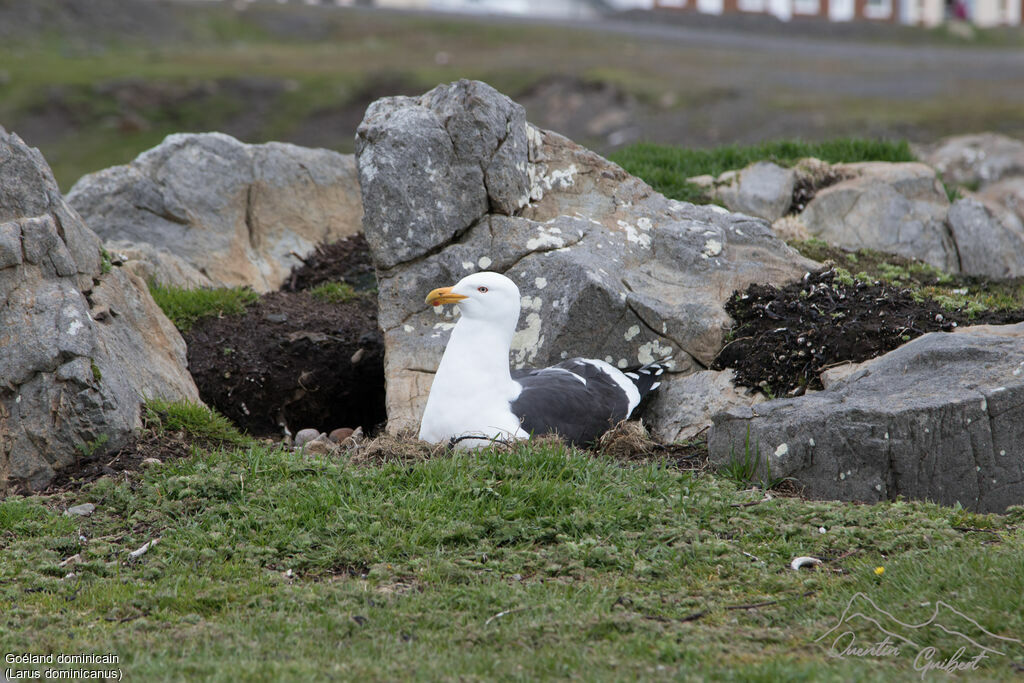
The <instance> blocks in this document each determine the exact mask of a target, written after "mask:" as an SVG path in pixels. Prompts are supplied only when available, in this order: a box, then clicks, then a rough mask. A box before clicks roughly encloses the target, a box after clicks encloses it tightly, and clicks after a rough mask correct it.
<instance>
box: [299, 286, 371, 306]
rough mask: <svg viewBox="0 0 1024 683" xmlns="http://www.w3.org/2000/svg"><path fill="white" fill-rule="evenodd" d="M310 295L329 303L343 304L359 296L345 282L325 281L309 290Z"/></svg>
mask: <svg viewBox="0 0 1024 683" xmlns="http://www.w3.org/2000/svg"><path fill="white" fill-rule="evenodd" d="M309 293H310V295H312V296H313V297H315V298H317V299H320V300H321V301H326V302H327V303H329V304H343V303H347V302H349V301H352V300H354V299H356V298H357V297H359V296H360V294H359V292H357V291H356V290H355V289H354V288H353V287H352V285H350V284H348V283H347V282H325V283H323V284H320V285H317V286H316V287H313V288H312V289H310V290H309Z"/></svg>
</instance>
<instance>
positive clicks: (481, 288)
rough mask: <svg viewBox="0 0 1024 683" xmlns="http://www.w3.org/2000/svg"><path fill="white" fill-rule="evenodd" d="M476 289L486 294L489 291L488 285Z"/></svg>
mask: <svg viewBox="0 0 1024 683" xmlns="http://www.w3.org/2000/svg"><path fill="white" fill-rule="evenodd" d="M476 291H478V292H480V293H481V294H486V293H487V288H486V287H477V288H476Z"/></svg>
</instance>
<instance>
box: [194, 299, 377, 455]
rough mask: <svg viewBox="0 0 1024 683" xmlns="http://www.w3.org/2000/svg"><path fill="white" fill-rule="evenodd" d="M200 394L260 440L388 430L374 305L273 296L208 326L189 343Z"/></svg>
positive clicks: (200, 327) (202, 323)
mask: <svg viewBox="0 0 1024 683" xmlns="http://www.w3.org/2000/svg"><path fill="white" fill-rule="evenodd" d="M185 341H186V343H187V344H188V361H189V370H190V371H191V372H192V377H193V378H194V379H195V381H196V386H198V387H199V395H200V397H201V398H202V399H203V401H204V402H206V403H207V404H208V405H210V406H212V407H214V408H216V409H217V410H218V411H219V412H220V413H222V414H223V415H225V416H226V417H228V418H229V419H230V420H231V421H233V422H234V423H235V424H236V425H238V426H239V427H240V428H242V429H244V430H246V431H248V432H249V433H251V434H253V435H256V436H271V435H272V436H281V435H282V434H283V431H284V429H285V428H287V429H289V430H290V431H291V432H293V433H294V432H296V431H298V430H299V429H305V428H308V427H313V428H316V429H319V430H320V431H322V432H330V431H332V430H333V429H336V428H338V427H353V428H354V427H357V426H361V427H363V429H364V430H365V431H367V432H370V431H372V430H373V429H374V428H376V427H377V425H378V424H380V423H381V422H383V421H384V419H385V414H384V343H383V340H382V338H381V335H380V332H379V330H378V329H377V302H376V299H375V298H373V297H370V296H366V295H360V296H357V297H355V298H354V299H353V300H351V301H348V302H345V303H328V302H326V301H323V300H321V299H318V298H317V297H315V296H313V295H311V294H310V293H308V292H272V293H270V294H266V295H264V296H263V297H261V298H260V300H259V301H258V302H256V303H255V304H253V305H251V306H249V307H248V309H247V310H246V313H245V315H240V316H226V317H223V318H204V319H202V320H200V321H199V322H197V323H196V325H195V326H193V327H192V329H191V330H190V331H189V332H188V333H187V334H186V335H185Z"/></svg>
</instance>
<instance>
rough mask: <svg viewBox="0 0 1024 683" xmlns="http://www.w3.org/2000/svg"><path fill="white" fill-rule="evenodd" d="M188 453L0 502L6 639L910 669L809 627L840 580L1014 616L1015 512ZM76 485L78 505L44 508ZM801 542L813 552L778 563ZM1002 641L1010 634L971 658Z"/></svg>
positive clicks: (342, 668)
mask: <svg viewBox="0 0 1024 683" xmlns="http://www.w3.org/2000/svg"><path fill="white" fill-rule="evenodd" d="M175 410H178V409H171V408H170V407H169V406H166V405H165V406H162V407H161V411H162V412H165V413H169V412H174V411H175ZM180 412H181V413H182V414H184V415H192V417H188V418H182V419H181V421H180V422H178V423H174V424H173V425H172V424H171V423H170V422H166V421H165V422H164V423H163V427H162V429H178V428H180V427H183V428H185V429H186V430H188V431H191V432H193V433H192V435H191V436H190V437H188V438H192V439H196V438H199V436H200V433H202V432H203V430H206V429H207V427H206V426H204V418H203V417H202V416H201V415H196V414H194V412H193V409H191V408H181V409H180ZM205 421H206V422H208V421H210V419H209V417H208V416H207V418H205ZM195 451H196V452H195V454H194V455H193V456H192V457H189V458H184V459H178V460H170V461H167V462H165V463H164V464H163V465H160V466H156V467H153V468H149V469H147V470H145V471H144V472H143V473H142V474H140V475H137V476H134V477H132V478H126V477H123V476H120V477H117V478H111V479H103V480H99V481H97V482H95V483H94V484H91V485H89V486H87V487H86V488H84V489H83V490H81V491H80V492H75V493H68V494H57V495H53V496H36V497H30V498H20V497H13V498H9V499H7V500H5V501H2V502H0V553H2V555H3V557H4V562H2V563H0V640H2V641H3V642H4V644H5V648H6V650H7V651H9V652H22V651H30V652H97V653H103V652H110V653H115V654H117V655H118V656H119V658H120V660H121V662H120V667H121V668H122V669H123V670H124V672H125V675H127V676H129V677H130V678H131V679H133V680H146V681H150V680H153V681H165V680H166V681H171V680H184V679H187V680H214V681H219V680H223V681H246V680H302V681H316V680H337V679H367V680H395V679H410V678H411V679H425V680H436V679H456V678H457V679H463V680H465V679H469V680H485V679H486V680H492V679H498V680H538V679H551V678H565V677H577V678H578V677H583V678H586V679H587V680H612V679H614V680H625V679H636V678H643V679H647V678H671V679H691V678H700V679H716V680H779V679H786V680H814V681H828V680H835V681H841V680H842V681H845V680H881V679H887V680H888V679H892V680H908V681H909V680H920V679H919V674H918V673H917V672H915V671H914V670H913V666H912V659H913V657H912V655H907V654H904V655H903V656H901V657H896V658H870V657H869V658H863V659H859V658H852V657H850V658H846V659H832V658H830V657H829V656H828V654H827V653H826V651H825V649H824V648H823V647H822V645H821V644H819V643H815V639H816V638H818V637H819V636H820V635H821V634H823V633H825V632H826V631H827V630H828V629H830V628H831V627H832V626H833V625H834V624H835V623H836V621H837V620H838V618H839V616H840V615H841V613H842V611H843V609H844V607H845V606H846V604H847V602H848V601H849V600H850V598H851V597H852V596H854V595H855V594H856V593H857V592H863V593H864V594H866V595H867V596H869V597H870V598H871V599H873V600H874V601H875V602H876V603H877V604H879V605H881V606H885V607H886V608H887V609H890V610H892V611H893V612H895V613H896V614H897V615H898V616H900V617H902V618H903V619H904V620H906V621H911V620H917V621H921V620H923V619H924V618H925V617H926V616H927V614H928V612H929V607H927V604H934V603H935V602H936V601H938V600H944V601H946V602H948V603H950V604H952V605H953V606H954V607H956V608H957V609H959V610H961V611H962V612H963V613H965V614H967V615H968V616H969V617H971V618H972V619H975V620H976V621H978V622H979V624H981V626H982V627H984V628H986V629H988V630H989V631H992V632H994V633H998V634H1002V635H1006V636H1012V637H1021V636H1022V635H1024V574H1022V573H1021V572H1020V567H1021V565H1022V563H1024V530H1022V528H1021V524H1022V522H1024V510H1021V509H1015V510H1014V511H1011V514H1009V515H976V514H972V513H969V512H966V511H964V510H962V509H955V508H940V507H937V506H935V505H930V504H926V503H908V502H894V503H887V504H881V505H871V506H869V505H851V504H843V503H832V502H813V501H801V500H798V499H789V498H776V499H772V500H767V501H763V502H759V503H755V501H757V500H759V499H760V498H761V493H760V492H758V491H749V490H742V489H741V487H739V486H737V485H736V484H734V483H733V482H731V481H729V480H726V479H724V478H719V477H717V476H714V475H711V474H707V473H703V474H697V473H691V472H683V471H679V470H677V469H674V468H672V467H670V466H667V465H665V464H662V463H659V462H649V463H642V464H637V463H631V464H626V463H621V462H618V461H614V460H612V459H610V458H607V457H605V456H602V455H599V454H598V455H592V454H587V453H581V452H578V451H574V450H565V449H564V448H561V447H558V446H555V445H551V444H547V445H543V446H534V447H531V446H529V445H521V446H518V447H516V448H514V449H513V450H511V451H504V450H485V451H481V452H478V453H472V454H467V453H458V454H454V455H448V456H442V457H437V458H434V459H432V460H428V461H421V462H412V463H409V462H405V463H403V462H393V463H389V464H384V465H376V466H366V465H361V466H357V465H353V464H350V463H348V462H347V461H346V459H345V458H330V459H306V458H303V457H300V456H297V455H295V454H292V453H290V452H287V451H282V450H277V449H275V448H272V447H270V446H267V445H261V444H256V443H248V444H245V445H242V446H232V447H230V448H215V449H195ZM87 501H88V502H92V503H94V504H95V505H96V512H95V513H94V514H93V515H92V516H90V517H87V518H75V519H71V518H68V517H64V516H62V515H61V510H62V509H63V508H64V507H65V506H66V505H71V504H77V503H81V502H87ZM821 528H824V529H825V533H821V531H820V529H821ZM154 538H159V539H160V542H159V544H158V545H155V546H153V547H152V548H151V549H150V550H149V551H148V552H147V553H146V554H145V555H143V556H141V557H140V558H139V559H137V560H131V559H129V557H128V553H129V552H130V551H133V550H135V549H137V548H139V547H140V546H141V545H142V544H143V543H146V542H148V541H150V540H152V539H154ZM74 555H78V556H79V557H78V558H77V559H78V560H79V561H78V562H77V563H74V564H69V565H67V566H65V567H60V566H59V564H60V563H61V562H63V561H64V560H66V559H67V558H69V557H71V556H74ZM799 555H811V556H816V557H819V558H823V559H825V560H826V561H825V564H824V565H823V566H822V567H821V568H820V569H818V570H804V571H801V572H795V571H792V570H790V569H788V565H789V562H790V561H791V560H792V558H793V557H796V556H799ZM878 566H883V567H884V568H885V572H884V575H882V576H878V575H876V574H875V571H874V570H875V567H878ZM69 573H74V576H73V577H70V578H65V576H66V575H67V574H69ZM855 629H856V630H857V636H858V638H859V639H861V641H862V642H869V641H870V642H873V641H876V640H879V639H880V638H881V636H880V635H878V634H877V633H873V632H872V631H871V629H870V628H869V627H866V626H863V625H862V626H860V627H855ZM919 640H921V641H922V644H926V645H931V646H934V647H936V648H938V649H939V652H940V653H943V654H944V655H945V656H949V655H950V654H952V652H953V651H955V649H956V648H957V647H959V641H958V640H957V639H956V638H955V637H954V636H951V635H948V634H946V633H943V632H942V631H941V630H934V631H928V632H927V633H924V634H922V635H921V636H920V638H919ZM1014 662H1016V663H1017V664H1018V665H1019V664H1021V663H1022V662H1024V649H1022V648H1020V647H1016V646H1015V647H1013V648H1008V649H1007V654H1006V656H1002V657H993V658H992V659H990V660H989V661H988V662H986V663H985V664H984V665H983V669H982V674H983V675H984V676H986V677H988V678H990V679H993V680H1010V679H1012V678H1013V677H1014V675H1015V673H1014V670H1013V669H1012V668H1011V664H1012V663H1014Z"/></svg>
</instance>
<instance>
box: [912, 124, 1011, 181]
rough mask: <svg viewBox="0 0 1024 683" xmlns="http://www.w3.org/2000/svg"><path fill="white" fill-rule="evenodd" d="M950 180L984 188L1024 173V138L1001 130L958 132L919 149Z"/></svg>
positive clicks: (929, 163) (923, 156) (919, 154)
mask: <svg viewBox="0 0 1024 683" xmlns="http://www.w3.org/2000/svg"><path fill="white" fill-rule="evenodd" d="M916 152H917V156H918V158H919V159H921V160H922V161H924V162H925V163H926V164H928V165H929V166H932V167H933V168H935V169H936V170H937V171H938V172H939V173H941V174H942V177H943V178H944V179H945V181H946V182H948V183H954V184H957V185H976V186H978V187H979V188H984V187H986V186H987V185H990V184H992V183H994V182H997V181H999V180H1002V179H1003V178H1007V177H1010V176H1021V175H1024V142H1021V141H1020V140H1014V139H1013V138H1010V137H1007V136H1005V135H999V134H998V133H980V134H977V135H957V136H955V137H950V138H946V139H944V140H940V141H939V142H938V143H936V144H935V145H929V146H925V147H921V148H919V149H917V150H916Z"/></svg>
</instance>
